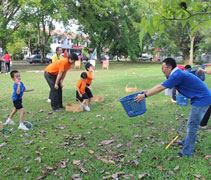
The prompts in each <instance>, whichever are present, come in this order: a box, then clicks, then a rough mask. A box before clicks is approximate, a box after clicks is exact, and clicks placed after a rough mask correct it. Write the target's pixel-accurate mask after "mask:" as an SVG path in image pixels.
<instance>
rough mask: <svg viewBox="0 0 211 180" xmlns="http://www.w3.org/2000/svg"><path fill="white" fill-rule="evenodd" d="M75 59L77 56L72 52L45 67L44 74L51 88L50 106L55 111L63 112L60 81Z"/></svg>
mask: <svg viewBox="0 0 211 180" xmlns="http://www.w3.org/2000/svg"><path fill="white" fill-rule="evenodd" d="M77 60H78V56H77V55H76V54H75V53H72V54H71V55H70V56H68V58H64V59H62V60H59V61H56V62H53V63H52V64H49V65H48V66H47V67H46V69H45V73H44V76H45V79H46V81H47V83H48V85H49V86H50V89H51V91H50V97H51V107H52V109H53V111H55V112H63V111H62V110H61V108H64V107H63V103H62V88H63V85H62V83H63V80H64V78H65V76H66V73H67V71H68V70H69V69H71V67H72V64H73V63H74V62H75V61H77Z"/></svg>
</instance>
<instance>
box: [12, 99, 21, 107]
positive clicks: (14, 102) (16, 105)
mask: <svg viewBox="0 0 211 180" xmlns="http://www.w3.org/2000/svg"><path fill="white" fill-rule="evenodd" d="M13 104H14V106H15V108H16V109H22V108H23V106H22V99H19V100H15V101H13Z"/></svg>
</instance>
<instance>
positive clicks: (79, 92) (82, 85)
mask: <svg viewBox="0 0 211 180" xmlns="http://www.w3.org/2000/svg"><path fill="white" fill-rule="evenodd" d="M86 80H87V74H86V73H85V72H82V73H81V79H80V80H79V81H78V83H77V86H76V98H77V99H76V100H79V101H81V103H82V105H83V108H84V109H85V110H86V111H90V108H89V106H88V99H89V97H88V95H87V94H86V91H85V89H86Z"/></svg>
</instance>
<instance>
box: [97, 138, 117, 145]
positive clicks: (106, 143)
mask: <svg viewBox="0 0 211 180" xmlns="http://www.w3.org/2000/svg"><path fill="white" fill-rule="evenodd" d="M113 142H114V140H112V139H111V140H104V141H102V142H100V143H99V144H98V145H99V146H102V145H109V144H112V143H113Z"/></svg>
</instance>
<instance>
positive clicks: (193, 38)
mask: <svg viewBox="0 0 211 180" xmlns="http://www.w3.org/2000/svg"><path fill="white" fill-rule="evenodd" d="M196 35H197V32H195V33H194V34H193V35H192V36H191V35H190V40H191V46H190V60H189V65H191V66H192V65H193V54H194V41H195V38H196Z"/></svg>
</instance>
